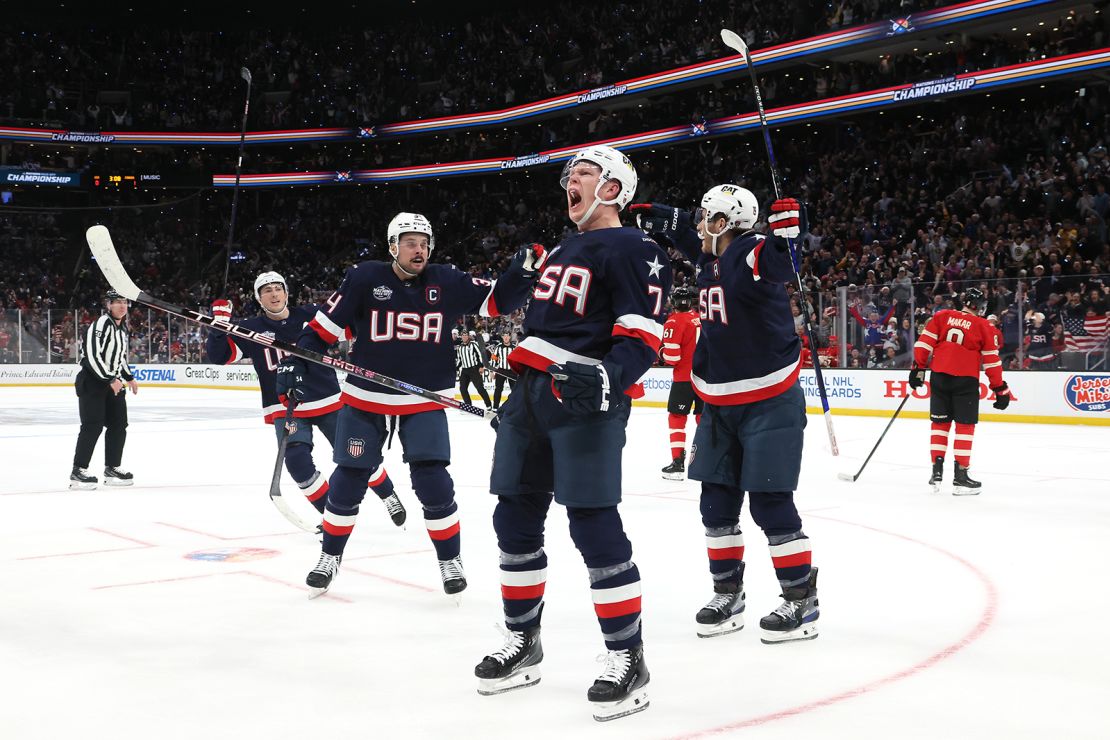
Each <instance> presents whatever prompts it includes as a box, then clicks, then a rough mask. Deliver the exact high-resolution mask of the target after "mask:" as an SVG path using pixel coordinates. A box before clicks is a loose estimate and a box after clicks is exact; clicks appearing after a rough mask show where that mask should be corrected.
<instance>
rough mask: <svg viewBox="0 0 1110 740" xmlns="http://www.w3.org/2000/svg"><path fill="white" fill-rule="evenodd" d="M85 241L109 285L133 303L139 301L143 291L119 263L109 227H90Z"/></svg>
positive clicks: (98, 225)
mask: <svg viewBox="0 0 1110 740" xmlns="http://www.w3.org/2000/svg"><path fill="white" fill-rule="evenodd" d="M85 239H86V240H87V241H88V242H89V250H90V251H91V252H92V255H93V259H95V260H96V264H97V265H98V266H99V267H100V271H101V272H102V273H104V277H105V278H106V279H107V280H108V284H109V285H111V286H112V288H113V289H114V290H115V291H116V292H117V293H119V294H120V295H121V296H123V297H124V298H127V299H128V300H131V301H136V300H138V299H139V293H141V292H142V291H141V290H139V286H137V285H135V281H133V280H132V279H131V276H130V275H128V274H127V270H125V269H123V263H122V262H120V261H119V255H118V254H116V247H115V245H114V244H112V235H111V234H109V233H108V227H107V226H101V225H100V224H97V225H96V226H90V227H89V230H88V231H86V232H85Z"/></svg>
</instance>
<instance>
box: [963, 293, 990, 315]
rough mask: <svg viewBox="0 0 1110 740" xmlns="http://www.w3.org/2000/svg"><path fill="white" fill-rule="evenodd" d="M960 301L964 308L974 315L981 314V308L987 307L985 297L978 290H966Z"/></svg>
mask: <svg viewBox="0 0 1110 740" xmlns="http://www.w3.org/2000/svg"><path fill="white" fill-rule="evenodd" d="M960 300H961V301H962V302H963V305H964V308H970V309H971V310H972V311H974V312H975V314H976V315H978V314H981V313H983V307H984V306H986V305H987V297H986V296H985V295H983V291H981V290H979V289H978V288H968V289H967V290H965V291H964V294H963V296H962V297H961V299H960Z"/></svg>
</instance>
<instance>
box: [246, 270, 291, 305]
mask: <svg viewBox="0 0 1110 740" xmlns="http://www.w3.org/2000/svg"><path fill="white" fill-rule="evenodd" d="M273 283H281V287H282V288H284V289H285V294H286V295H287V296H288V295H289V286H288V285H286V284H285V278H283V277H282V276H281V275H279V274H278V273H276V272H273V271H272V270H271V271H269V272H263V273H261V274H259V276H258V277H256V278H255V279H254V299H255V300H256V301H258V302H259V303H262V289H263V288H264V287H266V286H267V285H271V284H273Z"/></svg>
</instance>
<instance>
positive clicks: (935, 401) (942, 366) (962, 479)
mask: <svg viewBox="0 0 1110 740" xmlns="http://www.w3.org/2000/svg"><path fill="white" fill-rule="evenodd" d="M962 300H963V307H962V308H961V309H960V310H959V311H949V310H945V311H938V312H937V313H935V314H934V315H933V317H932V318H931V319H929V323H927V324H926V325H925V329H924V330H922V332H921V336H920V337H919V338H918V340H917V343H916V344H914V346H913V359H914V365H915V367H914V368H913V369H912V370H910V387H911V388H920V387H921V386H923V385H925V368H927V367H928V368H932V370H933V372H932V376H931V377H930V378H929V380H930V394H929V420H930V421H931V422H932V432H931V434H930V439H929V459H930V460H932V462H933V474H932V476H931V477H930V478H929V485H931V486H932V487H933V491H938V490H940V484H941V481H942V480H943V477H944V455H945V453H946V452H947V450H948V432H949V431H950V430H951V429H952V422H953V421H954V422H956V437H955V439H954V440H953V442H952V453H953V457H954V458H955V463H954V468H953V470H954V474H953V477H952V495H953V496H967V495H976V494H978V493H979V491H980V490H982V486H983V484H982V483H980V482H979V481H977V480H972V479H971V478H969V477H968V475H967V469H968V467H970V465H971V442H972V439H973V438H974V436H975V425H976V424H977V423H978V422H979V366H980V365H982V367H983V372H985V373H986V374H987V382H988V383H990V389H991V390H992V391H994V395H995V399H994V407H995V408H996V409H998V410H1000V411H1001V410H1003V409H1005V408H1006V407H1007V406H1009V405H1010V400H1011V397H1010V387H1009V386H1008V385H1006V381H1004V380H1003V379H1002V360H1001V359H1000V358H999V356H998V350H999V346H998V341H999V340H998V333H997V332H996V331H995V330H994V327H992V326H991V325H990V324H989V323H988V322H987V320H986V319H984V318H983V317H982V316H980V314H981V313H982V311H983V306H984V305H986V302H987V299H986V296H984V295H983V291H981V290H979V289H978V288H968V289H967V290H966V291H964V294H963V299H962Z"/></svg>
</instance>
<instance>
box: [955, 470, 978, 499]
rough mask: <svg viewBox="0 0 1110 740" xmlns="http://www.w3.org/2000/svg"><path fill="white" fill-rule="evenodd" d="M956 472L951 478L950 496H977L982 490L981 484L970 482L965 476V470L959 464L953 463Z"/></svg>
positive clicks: (975, 481) (974, 481)
mask: <svg viewBox="0 0 1110 740" xmlns="http://www.w3.org/2000/svg"><path fill="white" fill-rule="evenodd" d="M955 469H956V472H955V474H954V475H953V476H952V495H953V496H978V495H979V493H980V491H982V490H983V484H982V483H980V482H979V481H977V480H972V479H971V478H969V477H968V475H967V468H965V467H964V466H963V465H960V464H959V463H955Z"/></svg>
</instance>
